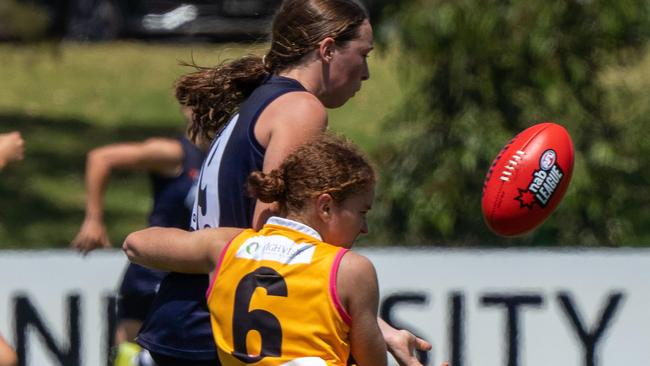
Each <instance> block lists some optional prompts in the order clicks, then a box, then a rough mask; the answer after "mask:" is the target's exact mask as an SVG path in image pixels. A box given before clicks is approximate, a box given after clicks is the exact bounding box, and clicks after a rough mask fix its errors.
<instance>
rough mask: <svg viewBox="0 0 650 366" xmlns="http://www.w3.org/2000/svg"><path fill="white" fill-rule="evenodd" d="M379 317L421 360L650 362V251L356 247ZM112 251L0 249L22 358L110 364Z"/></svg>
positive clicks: (510, 365)
mask: <svg viewBox="0 0 650 366" xmlns="http://www.w3.org/2000/svg"><path fill="white" fill-rule="evenodd" d="M361 252H362V253H364V254H366V255H367V256H368V257H369V258H370V259H371V260H372V261H373V262H374V264H375V267H376V268H377V272H378V275H379V281H380V287H381V307H380V312H381V315H382V316H383V317H384V318H385V319H387V320H388V321H389V322H393V323H395V324H396V325H398V326H401V327H406V328H409V329H411V330H412V331H414V332H416V333H418V334H420V335H422V336H423V337H425V338H426V339H428V340H429V341H431V343H433V346H434V348H433V351H432V352H430V353H429V354H428V355H426V364H428V365H439V364H440V362H441V361H442V360H449V361H451V362H452V365H453V366H519V365H521V366H524V365H525V366H550V365H552V366H563V365H567V366H574V365H575V366H579V365H580V366H582V365H585V366H595V365H601V366H605V365H606V366H619V365H620V366H622V365H625V366H648V365H650V250H584V251H541V250H485V251H479V250H413V249H401V248H400V249H386V250H370V249H363V250H362V251H361ZM125 264H126V259H125V257H124V256H123V254H122V253H121V252H119V251H100V252H96V253H92V254H91V255H89V256H87V257H81V256H79V255H77V254H76V253H74V252H71V251H63V250H62V251H34V252H20V251H4V252H0V276H1V278H2V281H1V282H0V333H2V334H3V335H4V336H5V338H7V339H8V340H9V341H10V342H11V343H12V344H13V345H16V346H17V347H18V349H19V352H20V353H21V355H22V356H24V357H23V362H24V365H28V366H48V365H66V366H67V365H70V366H76V365H88V366H94V365H100V366H101V365H106V362H107V361H106V360H107V352H108V344H109V343H110V338H109V335H110V334H111V333H112V330H113V327H114V321H115V320H114V313H113V311H112V309H113V308H114V301H115V296H114V290H115V288H116V286H117V284H118V281H119V278H120V276H121V273H122V271H123V269H124V266H125Z"/></svg>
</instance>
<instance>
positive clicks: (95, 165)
mask: <svg viewBox="0 0 650 366" xmlns="http://www.w3.org/2000/svg"><path fill="white" fill-rule="evenodd" d="M111 170H112V167H111V165H110V163H109V162H108V161H106V160H105V159H104V157H103V156H102V154H101V153H99V152H91V153H90V154H88V159H87V161H86V216H85V218H86V220H93V221H96V222H103V220H104V192H105V191H106V186H107V185H108V181H109V179H110V175H111Z"/></svg>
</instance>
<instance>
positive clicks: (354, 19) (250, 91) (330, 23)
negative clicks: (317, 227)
mask: <svg viewBox="0 0 650 366" xmlns="http://www.w3.org/2000/svg"><path fill="white" fill-rule="evenodd" d="M372 49H373V36H372V28H371V25H370V23H369V21H368V16H367V12H366V11H365V9H363V8H362V7H361V6H360V5H359V3H358V2H356V1H353V0H285V1H284V2H283V3H282V5H281V7H280V9H279V10H278V13H277V14H276V16H275V18H274V21H273V30H272V39H271V45H270V49H269V51H268V52H267V53H266V54H265V55H264V57H256V56H246V57H243V58H240V59H237V60H234V61H231V62H229V63H225V64H222V65H220V66H218V67H215V68H199V70H198V71H196V72H194V73H191V74H188V75H185V76H184V77H182V78H181V80H182V83H181V85H183V87H177V98H178V100H179V102H180V103H181V104H182V105H186V106H189V107H191V108H192V112H193V123H192V125H191V126H190V128H189V135H190V137H191V138H193V139H202V140H206V141H212V144H211V147H210V150H209V152H208V155H207V157H206V160H205V162H204V165H203V167H202V169H201V176H200V178H199V187H198V190H197V199H196V202H195V205H194V211H193V214H192V229H194V230H198V229H203V228H206V227H218V226H234V227H253V228H255V229H259V228H260V227H261V226H262V224H263V223H264V222H265V221H266V219H267V218H268V217H269V215H270V212H271V211H272V208H273V204H267V203H262V202H260V201H255V200H254V199H251V198H250V197H248V195H247V193H246V187H245V185H244V182H245V180H246V178H247V177H248V175H249V174H250V173H251V172H252V171H256V170H262V171H264V172H270V171H271V170H273V169H274V168H277V167H278V166H279V165H280V163H281V162H282V161H283V160H284V158H285V157H286V156H287V155H288V154H289V153H290V152H291V151H292V150H293V149H294V148H295V147H297V146H298V145H300V144H303V143H305V142H307V141H309V140H310V139H313V138H315V137H316V136H318V135H319V134H320V133H321V132H322V131H323V130H325V129H326V128H327V110H326V109H327V108H337V107H340V106H342V105H343V104H345V103H346V102H347V101H348V100H349V99H350V98H351V97H352V96H353V95H354V94H355V93H356V92H357V91H359V89H360V88H361V83H362V82H363V81H364V80H367V79H368V78H369V71H368V65H367V60H366V58H367V57H368V54H369V53H370V51H371V50H372ZM207 288H208V276H207V275H187V274H179V273H170V274H168V275H167V276H166V277H165V279H164V280H163V281H162V282H161V287H160V289H159V292H158V294H157V296H156V299H155V301H154V303H153V305H152V310H151V312H150V313H149V315H148V317H147V319H146V320H145V323H144V324H143V327H142V330H141V332H140V334H139V335H138V338H137V341H138V343H139V344H140V345H142V346H143V347H144V348H146V349H148V350H149V351H150V352H151V354H152V356H153V357H154V359H155V360H156V362H157V363H158V364H159V365H160V366H189V365H218V364H219V363H218V360H217V353H216V348H215V346H214V343H213V338H212V330H211V328H210V320H209V313H208V311H207V306H206V301H205V292H206V290H207ZM380 326H381V328H382V331H383V333H384V337H385V339H386V341H387V345H388V348H389V350H390V351H391V352H392V353H393V355H394V356H395V357H396V359H397V360H398V361H399V362H400V363H401V364H402V365H419V362H418V361H417V359H415V357H414V356H413V350H414V349H415V348H418V349H422V350H426V349H429V348H430V347H431V345H430V344H428V343H427V342H425V341H423V340H421V339H419V338H417V337H415V336H413V335H412V334H411V333H409V332H406V331H398V330H395V329H393V328H392V327H390V326H388V324H386V323H384V322H383V321H380Z"/></svg>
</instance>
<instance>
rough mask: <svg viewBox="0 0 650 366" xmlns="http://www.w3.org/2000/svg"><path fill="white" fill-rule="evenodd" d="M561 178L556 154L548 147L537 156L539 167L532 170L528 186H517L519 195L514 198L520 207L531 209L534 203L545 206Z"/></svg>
mask: <svg viewBox="0 0 650 366" xmlns="http://www.w3.org/2000/svg"><path fill="white" fill-rule="evenodd" d="M562 178H564V172H563V171H562V168H560V166H559V165H558V164H557V154H556V153H555V151H554V150H553V149H548V150H546V151H544V153H543V154H542V155H541V157H540V158H539V169H536V170H535V171H534V172H533V176H532V179H531V180H530V182H529V183H528V187H527V188H525V189H522V188H518V190H519V195H518V196H517V197H515V200H517V201H519V205H520V207H521V208H524V207H526V208H528V209H530V210H532V209H533V206H534V205H535V204H538V205H539V206H541V207H546V205H547V204H548V203H549V202H550V200H551V198H552V197H553V194H554V193H555V191H556V190H557V187H558V186H559V185H560V182H562Z"/></svg>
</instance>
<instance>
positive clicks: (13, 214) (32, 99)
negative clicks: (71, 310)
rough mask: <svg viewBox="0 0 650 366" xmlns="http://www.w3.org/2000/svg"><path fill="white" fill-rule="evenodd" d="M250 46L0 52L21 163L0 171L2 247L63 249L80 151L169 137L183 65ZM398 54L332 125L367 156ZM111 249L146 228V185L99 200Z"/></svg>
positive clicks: (2, 105) (6, 121)
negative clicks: (22, 143)
mask: <svg viewBox="0 0 650 366" xmlns="http://www.w3.org/2000/svg"><path fill="white" fill-rule="evenodd" d="M261 47H262V46H260V45H255V44H244V45H241V44H148V43H135V42H132V43H102V44H73V43H63V44H60V45H48V44H41V45H34V46H16V45H7V44H5V45H0V63H1V64H2V67H0V82H1V83H2V88H0V132H5V131H11V130H20V131H22V133H23V135H24V138H25V139H26V159H25V161H24V162H23V163H21V164H18V165H14V166H10V167H9V168H7V169H6V170H5V171H3V172H2V173H0V248H32V247H64V246H67V244H68V242H69V241H70V240H71V239H72V238H73V236H74V235H75V233H76V230H78V228H79V225H80V224H81V221H82V218H83V209H84V187H83V170H84V163H85V154H86V152H87V151H88V150H90V149H91V148H93V147H95V146H99V145H102V144H107V143H111V142H114V141H122V140H140V139H143V138H146V137H148V136H156V135H167V136H170V135H174V134H177V133H179V132H180V131H182V127H183V120H182V118H181V116H180V113H179V111H178V106H177V104H176V102H175V100H174V99H173V94H172V84H173V81H174V80H175V79H176V78H177V77H178V76H179V75H181V74H182V73H184V72H188V71H189V70H190V69H188V68H187V67H182V66H179V64H178V63H179V61H181V60H183V61H190V60H192V59H193V60H194V61H195V62H196V63H197V64H200V65H212V64H216V63H218V62H220V61H222V60H225V59H231V58H233V57H237V56H239V55H242V54H246V53H260V52H261V51H260V49H261ZM397 62H398V55H397V54H396V53H381V52H375V53H374V54H373V56H372V57H371V58H370V67H371V79H370V80H369V81H367V82H366V83H365V84H364V89H363V90H362V91H361V92H360V93H358V94H357V96H356V97H355V98H353V99H352V100H351V102H350V103H348V104H347V105H346V106H345V107H343V108H340V109H337V110H333V111H331V114H330V125H331V128H332V129H333V130H335V131H338V132H341V133H344V134H345V135H347V136H349V137H350V138H352V139H353V140H355V141H356V142H357V143H359V144H360V145H362V146H363V147H364V148H365V149H367V150H372V149H375V148H376V147H377V146H378V142H379V138H380V132H381V126H380V124H381V121H382V118H383V117H384V116H385V115H386V114H388V113H391V111H392V110H393V109H394V108H395V107H396V106H397V105H399V103H400V102H401V99H402V98H403V97H404V93H403V90H402V85H401V84H400V82H399V81H398V79H397V77H396V75H395V68H396V67H397ZM105 201H106V214H105V217H106V222H107V224H108V226H109V234H110V237H111V239H112V241H113V244H114V245H115V244H119V243H121V240H122V239H123V238H124V236H125V235H126V233H128V232H130V231H133V230H135V229H138V228H141V227H143V226H144V225H145V223H146V213H147V210H148V208H149V206H150V204H151V201H150V198H149V182H148V179H147V177H146V176H143V175H140V174H130V173H119V174H115V175H114V176H113V180H112V183H111V184H110V186H109V189H108V191H107V193H106V200H105Z"/></svg>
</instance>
